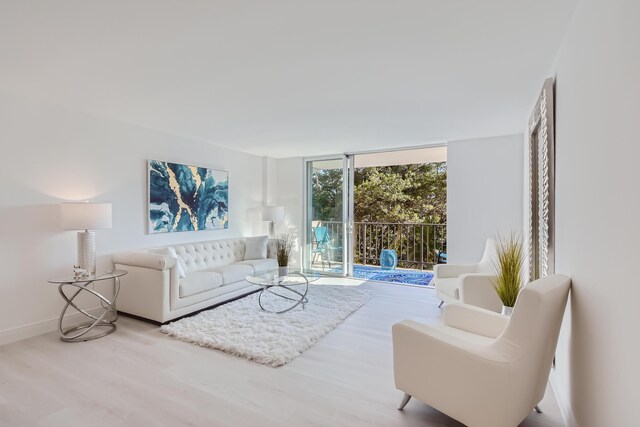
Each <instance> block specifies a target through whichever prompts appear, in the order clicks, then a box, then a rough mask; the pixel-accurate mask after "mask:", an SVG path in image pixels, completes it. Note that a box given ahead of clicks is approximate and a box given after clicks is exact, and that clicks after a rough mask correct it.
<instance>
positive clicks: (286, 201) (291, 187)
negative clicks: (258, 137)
mask: <svg viewBox="0 0 640 427" xmlns="http://www.w3.org/2000/svg"><path fill="white" fill-rule="evenodd" d="M275 178H276V185H275V189H276V201H277V203H276V204H278V205H281V206H284V208H285V221H284V223H283V224H279V225H278V231H279V232H283V233H289V234H293V235H294V236H295V237H296V239H297V242H298V245H297V246H296V249H295V250H294V252H293V253H292V254H291V265H292V266H300V265H302V252H301V251H300V250H299V249H298V248H299V247H300V245H301V244H302V243H303V241H304V239H303V234H304V203H305V201H304V185H305V165H304V160H303V159H302V157H291V158H287V159H278V160H277V161H276V173H275Z"/></svg>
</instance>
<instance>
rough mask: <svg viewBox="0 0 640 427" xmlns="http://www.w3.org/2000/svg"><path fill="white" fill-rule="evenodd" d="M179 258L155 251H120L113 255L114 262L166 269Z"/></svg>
mask: <svg viewBox="0 0 640 427" xmlns="http://www.w3.org/2000/svg"><path fill="white" fill-rule="evenodd" d="M177 261H178V260H177V258H174V257H171V256H168V255H163V254H157V253H153V252H120V253H117V254H114V255H113V263H114V264H122V265H132V266H135V267H144V268H152V269H154V270H166V269H170V268H172V267H173V266H174V265H175V264H176V262H177Z"/></svg>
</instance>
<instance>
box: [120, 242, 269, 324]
mask: <svg viewBox="0 0 640 427" xmlns="http://www.w3.org/2000/svg"><path fill="white" fill-rule="evenodd" d="M174 253H175V256H173V254H174ZM244 255H245V239H244V238H238V239H224V240H212V241H208V242H200V243H189V244H182V245H173V246H167V247H162V248H150V249H147V250H142V251H135V252H122V253H117V254H114V256H113V263H114V264H115V268H117V269H123V270H127V271H128V272H129V274H127V275H126V276H123V277H122V278H121V279H120V282H121V283H120V294H119V295H118V300H117V307H118V311H121V312H124V313H128V314H133V315H135V316H138V317H142V318H145V319H150V320H153V321H156V322H160V323H164V322H168V321H170V320H172V319H176V318H178V317H181V316H185V315H187V314H190V313H193V312H195V311H198V310H202V309H204V308H207V307H210V306H213V305H217V304H220V303H223V302H226V301H229V300H232V299H235V298H238V297H240V296H243V295H247V294H249V293H251V292H254V291H256V290H257V289H259V287H258V286H256V285H252V284H251V283H249V282H247V281H246V280H245V277H246V276H247V275H250V274H254V273H259V272H262V271H267V270H270V269H274V268H277V267H278V263H277V261H276V260H275V258H276V256H275V255H276V252H275V241H269V244H268V251H267V258H266V259H253V260H245V259H244ZM180 276H184V277H180Z"/></svg>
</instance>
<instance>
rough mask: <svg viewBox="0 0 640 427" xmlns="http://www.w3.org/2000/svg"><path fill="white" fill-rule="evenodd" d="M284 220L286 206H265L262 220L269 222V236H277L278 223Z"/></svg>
mask: <svg viewBox="0 0 640 427" xmlns="http://www.w3.org/2000/svg"><path fill="white" fill-rule="evenodd" d="M283 219H284V206H263V207H262V220H263V221H269V236H271V237H277V236H276V225H275V223H276V222H280V221H282V220H283Z"/></svg>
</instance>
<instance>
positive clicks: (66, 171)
mask: <svg viewBox="0 0 640 427" xmlns="http://www.w3.org/2000/svg"><path fill="white" fill-rule="evenodd" d="M0 144H1V149H2V150H1V153H2V154H1V156H2V157H1V158H2V167H1V168H0V194H1V197H0V236H1V238H0V266H1V267H2V268H1V271H2V274H1V275H0V277H1V278H0V342H2V340H3V339H4V340H5V341H6V340H9V339H11V338H10V337H11V336H13V337H14V338H20V337H22V336H25V335H29V334H30V333H31V332H33V331H42V330H47V328H50V325H52V324H53V323H52V322H51V321H52V320H53V319H55V318H57V316H58V314H59V311H60V309H61V307H62V299H61V298H60V296H59V295H58V291H57V288H56V286H55V285H52V284H48V283H47V279H48V278H51V277H53V276H61V275H63V276H64V275H67V274H69V272H70V271H71V267H72V266H73V264H74V262H75V259H76V258H75V256H76V236H75V232H73V231H64V230H61V229H60V224H59V214H58V211H59V209H58V204H59V203H60V202H61V201H65V200H85V199H88V200H91V201H107V202H111V203H113V228H112V229H110V230H99V231H97V246H98V248H97V249H98V255H99V256H100V258H99V262H98V269H101V270H104V269H107V268H109V267H110V256H109V255H108V254H110V253H112V252H115V251H119V250H124V249H133V248H140V247H148V246H154V245H163V244H170V243H179V242H188V241H198V240H208V239H218V238H225V237H231V236H241V235H254V234H259V233H266V232H267V227H266V223H264V222H262V221H261V218H260V206H261V205H262V202H263V198H264V195H263V193H264V192H265V191H266V190H265V188H266V187H265V186H264V185H263V179H264V177H263V176H264V174H263V168H264V164H265V162H264V161H263V158H261V157H256V156H251V155H247V154H244V153H240V152H236V151H232V150H228V149H221V148H217V147H214V146H213V145H210V144H207V143H203V142H197V141H192V140H188V139H185V138H181V137H176V136H172V135H167V134H163V133H159V132H155V131H152V130H148V129H143V128H140V127H135V126H131V125H128V124H124V123H119V122H114V121H107V120H103V119H100V118H96V117H92V116H88V115H84V114H79V113H76V112H73V111H70V110H66V109H62V108H57V107H51V106H45V105H38V104H36V103H33V102H29V101H25V100H20V99H16V98H12V97H8V96H4V95H0ZM150 158H151V159H159V160H170V161H174V162H179V163H187V164H197V165H204V166H210V167H214V168H219V169H224V170H227V171H229V188H230V190H229V217H230V221H229V229H228V230H216V231H201V232H186V233H170V234H153V235H147V234H145V230H146V228H147V222H146V188H147V187H146V186H147V183H146V160H147V159H150ZM89 304H90V305H91V304H94V303H93V302H89ZM3 337H4V338H3ZM7 337H9V338H7Z"/></svg>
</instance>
